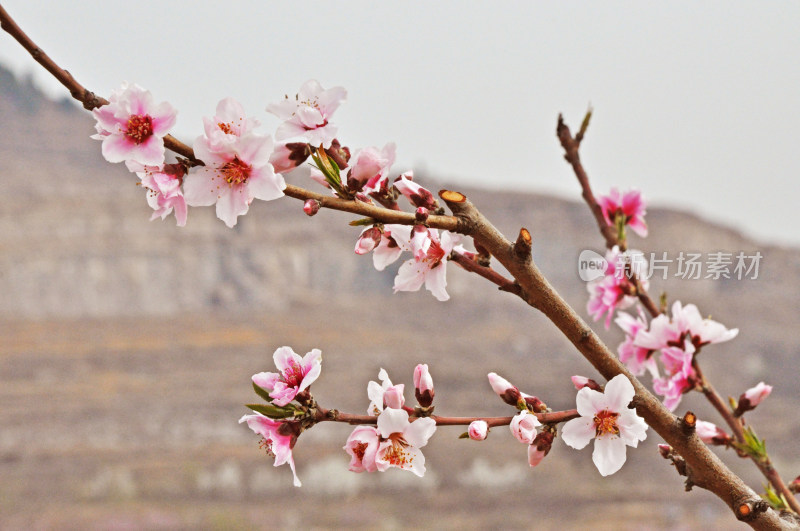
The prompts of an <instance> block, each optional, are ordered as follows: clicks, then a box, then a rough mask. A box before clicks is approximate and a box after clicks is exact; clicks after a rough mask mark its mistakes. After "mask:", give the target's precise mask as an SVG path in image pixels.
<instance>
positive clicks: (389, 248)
mask: <svg viewBox="0 0 800 531" xmlns="http://www.w3.org/2000/svg"><path fill="white" fill-rule="evenodd" d="M410 239H411V227H409V226H408V225H392V224H390V225H384V226H383V233H382V234H381V240H380V242H379V243H378V245H377V247H375V250H374V251H373V253H372V264H373V265H374V266H375V269H377V270H378V271H383V270H384V269H386V267H387V266H389V265H391V264H393V263H395V262H396V261H397V259H398V258H400V255H401V254H402V253H403V251H408V250H410V247H409V245H408V242H409V240H410Z"/></svg>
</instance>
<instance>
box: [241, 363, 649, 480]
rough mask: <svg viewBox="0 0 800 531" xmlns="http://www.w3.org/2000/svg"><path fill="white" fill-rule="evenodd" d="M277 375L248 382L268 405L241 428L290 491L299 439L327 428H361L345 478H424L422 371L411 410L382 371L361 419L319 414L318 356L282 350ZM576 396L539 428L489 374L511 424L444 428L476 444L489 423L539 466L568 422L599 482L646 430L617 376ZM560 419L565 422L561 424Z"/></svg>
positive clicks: (529, 406)
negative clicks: (326, 424) (280, 470)
mask: <svg viewBox="0 0 800 531" xmlns="http://www.w3.org/2000/svg"><path fill="white" fill-rule="evenodd" d="M273 360H274V362H275V366H276V367H277V369H278V370H277V372H261V373H258V374H254V375H253V377H252V383H253V388H254V390H255V391H256V393H257V394H258V395H259V396H260V397H261V398H262V399H264V400H265V401H266V402H267V403H266V404H248V406H247V407H249V408H250V409H252V410H253V413H252V414H248V415H244V416H243V417H242V418H241V419H240V420H239V422H240V423H245V422H246V423H247V425H248V426H249V427H250V429H252V430H253V431H254V432H256V433H257V434H258V435H260V436H261V438H262V440H261V447H262V448H264V449H265V450H266V452H267V454H268V455H270V456H272V457H274V458H275V466H279V465H283V464H286V463H288V464H289V467H290V468H291V469H292V474H293V476H294V484H295V486H298V487H299V486H300V485H301V484H300V480H299V479H298V478H297V472H296V470H295V464H294V458H293V456H292V449H293V448H294V446H295V443H296V442H297V439H298V437H299V436H300V434H301V433H302V432H303V431H305V430H306V429H309V428H311V427H312V426H314V425H315V424H317V423H319V422H322V421H325V420H339V421H341V422H350V423H356V424H359V425H358V426H356V427H355V428H354V429H353V431H352V433H351V434H350V436H349V437H348V438H347V442H346V443H345V445H344V447H343V449H344V450H345V452H347V454H348V455H349V456H350V464H349V470H351V471H353V472H384V471H386V470H388V469H390V468H398V469H400V470H406V471H409V472H412V473H414V474H415V475H417V476H420V477H422V476H423V475H424V474H425V456H424V455H423V453H422V450H421V449H422V448H423V447H424V446H425V445H426V444H427V443H428V441H429V440H430V438H431V437H432V436H433V434H434V433H435V432H436V426H437V419H440V420H441V419H443V417H433V416H432V414H433V409H434V407H433V399H434V396H435V392H434V386H433V378H432V377H431V374H430V371H429V369H428V366H427V365H426V364H419V365H417V367H416V368H415V369H414V376H413V381H414V396H415V398H416V401H417V405H416V406H415V407H414V408H411V407H409V406H407V405H406V401H405V396H404V391H405V385H404V384H395V383H393V382H392V380H391V379H390V378H389V375H388V373H387V372H386V371H385V370H384V369H381V370H380V371H379V373H378V380H379V382H375V381H371V382H369V384H368V385H367V397H368V398H369V400H370V403H369V406H368V407H367V415H366V416H363V415H347V414H343V413H340V412H338V411H334V410H326V409H324V408H322V407H320V406H319V405H318V404H317V402H316V401H315V399H314V397H313V395H312V394H311V389H310V387H311V384H312V383H314V382H315V381H316V380H317V378H318V377H319V375H320V372H321V370H322V354H321V352H320V351H319V350H318V349H313V350H312V351H311V352H309V353H307V354H306V355H305V356H302V357H301V356H300V355H299V354H296V353H295V352H294V351H293V350H292V349H291V348H290V347H281V348H279V349H277V350H276V351H275V353H274V354H273ZM573 383H575V386H576V387H577V388H578V396H577V412H575V411H574V410H573V411H572V412H569V411H568V412H563V413H562V417H561V420H557V421H550V423H545V424H542V422H541V421H540V420H539V418H538V416H537V415H540V414H546V413H548V412H550V410H549V409H548V408H547V406H546V405H545V404H544V403H543V402H542V401H541V400H539V399H538V398H537V397H535V396H531V395H528V394H525V393H523V392H521V391H520V390H519V389H518V388H517V387H516V386H514V385H512V384H511V383H510V382H509V381H508V380H506V379H504V378H502V377H501V376H498V375H497V374H496V373H489V384H490V385H491V387H492V389H493V390H494V391H495V393H497V395H498V396H500V398H501V399H502V400H503V401H504V402H506V403H507V404H509V405H512V406H514V407H515V408H516V409H518V410H519V411H518V413H517V414H516V415H515V416H514V417H511V418H510V421H509V419H508V418H506V419H503V418H494V419H474V418H466V419H463V418H462V419H458V418H455V419H453V418H450V419H445V420H442V422H445V423H449V424H467V423H469V427H468V429H467V433H465V434H464V435H462V438H467V437H468V438H470V439H473V440H477V441H482V440H484V439H486V437H487V435H488V433H489V422H487V420H491V421H492V422H493V423H494V424H493V425H499V424H508V426H509V428H510V431H511V434H512V435H513V436H514V438H516V439H517V440H518V441H519V442H521V443H523V444H525V445H526V446H527V447H528V464H529V465H530V466H531V467H535V466H537V465H538V464H539V463H540V462H541V461H542V460H543V459H544V457H545V456H546V455H547V454H548V453H549V452H550V449H551V447H552V444H553V440H554V439H555V437H556V436H557V428H556V425H557V422H563V421H564V420H567V419H571V420H568V421H567V422H566V424H565V425H564V427H563V433H562V437H563V438H564V442H565V443H566V444H567V445H569V446H572V447H574V448H577V449H581V448H583V447H584V446H586V445H587V444H588V442H589V441H590V440H591V439H592V438H595V439H596V443H595V451H594V455H593V460H594V462H595V465H596V466H597V468H598V470H599V471H600V473H601V474H602V475H604V476H605V475H608V474H613V473H614V472H616V471H617V470H619V469H620V468H621V467H622V465H623V463H624V462H625V454H626V452H625V447H626V445H627V446H633V447H636V446H637V444H638V442H639V441H641V440H644V438H645V430H646V429H647V426H646V425H645V424H644V421H643V420H642V419H641V418H640V417H638V416H637V415H636V413H635V412H634V411H633V410H632V409H629V408H628V407H627V406H628V404H629V403H630V401H631V399H632V398H633V386H632V385H631V383H630V382H629V381H628V380H627V379H626V378H625V377H624V376H621V375H620V376H617V377H616V378H614V379H612V380H611V381H610V382H609V383H608V385H607V386H606V390H605V393H604V392H603V390H602V388H600V386H599V385H598V384H596V383H595V382H593V381H591V380H587V379H585V378H581V377H578V376H576V377H573ZM564 414H566V416H563V415H564Z"/></svg>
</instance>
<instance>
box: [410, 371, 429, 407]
mask: <svg viewBox="0 0 800 531" xmlns="http://www.w3.org/2000/svg"><path fill="white" fill-rule="evenodd" d="M414 396H415V397H416V398H417V402H418V403H419V405H420V406H422V407H430V405H431V404H432V403H433V396H434V391H433V378H432V377H431V373H430V372H428V365H427V364H423V363H420V364H419V365H417V367H416V368H415V369H414Z"/></svg>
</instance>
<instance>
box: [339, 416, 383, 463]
mask: <svg viewBox="0 0 800 531" xmlns="http://www.w3.org/2000/svg"><path fill="white" fill-rule="evenodd" d="M379 445H380V432H379V431H378V429H377V428H375V427H373V426H356V428H355V429H354V430H353V432H352V433H351V434H350V436H349V437H348V438H347V444H345V445H344V450H345V451H346V452H347V453H348V454H350V467H349V468H350V471H351V472H375V471H377V470H378V465H377V464H376V463H375V458H376V457H377V455H378V446H379Z"/></svg>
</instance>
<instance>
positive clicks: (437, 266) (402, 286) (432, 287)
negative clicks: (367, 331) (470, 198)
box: [394, 229, 459, 301]
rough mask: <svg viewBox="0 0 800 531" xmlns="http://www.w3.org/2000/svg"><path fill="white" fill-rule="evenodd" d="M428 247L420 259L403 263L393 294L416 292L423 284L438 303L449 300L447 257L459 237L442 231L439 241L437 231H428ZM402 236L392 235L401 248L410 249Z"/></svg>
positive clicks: (395, 281) (408, 242) (398, 272)
mask: <svg viewBox="0 0 800 531" xmlns="http://www.w3.org/2000/svg"><path fill="white" fill-rule="evenodd" d="M428 233H429V236H430V240H431V241H430V245H429V247H428V249H427V251H426V253H425V255H424V256H423V257H422V258H419V259H416V258H415V259H411V260H408V261H407V262H404V263H403V265H401V266H400V269H399V270H398V271H397V276H396V277H395V279H394V292H395V293H397V292H398V291H417V290H419V288H421V287H422V284H423V283H424V284H425V288H426V289H427V290H428V291H430V292H431V293H432V294H433V296H434V297H436V298H437V299H438V300H440V301H446V300H448V299H449V298H450V295H448V294H447V291H446V289H445V288H446V287H447V278H446V267H445V264H446V263H447V257H448V256H449V255H450V252H451V251H452V250H453V247H454V246H455V245H456V244H457V243H458V239H459V236H458V235H457V234H452V233H450V232H448V231H446V230H445V231H442V236H441V240H440V239H439V231H438V230H436V229H429V231H428ZM403 236H404V235H401V234H399V233H395V234H394V238H395V240H398V241H399V243H400V244H401V247H410V241H409V240H404V241H400V240H402V239H403Z"/></svg>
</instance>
